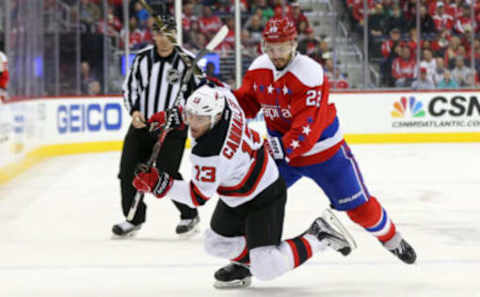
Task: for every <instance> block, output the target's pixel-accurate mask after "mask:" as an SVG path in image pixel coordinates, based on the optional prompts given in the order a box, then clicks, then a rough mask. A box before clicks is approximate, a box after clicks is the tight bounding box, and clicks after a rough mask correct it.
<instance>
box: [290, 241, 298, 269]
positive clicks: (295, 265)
mask: <svg viewBox="0 0 480 297" xmlns="http://www.w3.org/2000/svg"><path fill="white" fill-rule="evenodd" d="M287 243H288V245H289V246H290V249H292V254H293V262H294V264H293V268H295V267H297V266H298V265H300V258H299V257H298V251H297V246H296V245H295V243H293V241H291V240H290V239H289V240H287Z"/></svg>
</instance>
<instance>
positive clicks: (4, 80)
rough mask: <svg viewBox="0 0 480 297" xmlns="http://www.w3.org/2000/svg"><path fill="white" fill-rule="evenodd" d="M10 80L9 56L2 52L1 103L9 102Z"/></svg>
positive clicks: (0, 61) (0, 64) (0, 60)
mask: <svg viewBox="0 0 480 297" xmlns="http://www.w3.org/2000/svg"><path fill="white" fill-rule="evenodd" d="M9 80H10V75H9V73H8V61H7V56H6V55H5V54H4V53H3V52H1V51H0V102H5V101H6V100H7V97H8V96H7V85H8V81H9Z"/></svg>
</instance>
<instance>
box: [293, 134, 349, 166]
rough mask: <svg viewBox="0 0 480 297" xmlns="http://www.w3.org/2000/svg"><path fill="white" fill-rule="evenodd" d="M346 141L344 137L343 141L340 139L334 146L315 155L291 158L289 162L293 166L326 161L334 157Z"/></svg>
mask: <svg viewBox="0 0 480 297" xmlns="http://www.w3.org/2000/svg"><path fill="white" fill-rule="evenodd" d="M344 142H345V140H344V139H343V140H342V141H340V142H339V143H337V144H336V145H334V146H332V147H331V148H329V149H326V150H324V151H321V152H319V153H317V154H314V155H311V156H306V157H304V156H298V157H296V158H294V159H292V160H290V162H288V165H290V166H293V167H303V166H309V165H314V164H318V163H322V162H325V161H327V160H329V159H330V158H331V157H333V155H335V154H336V153H337V152H338V150H339V149H340V147H341V146H342V144H343V143H344Z"/></svg>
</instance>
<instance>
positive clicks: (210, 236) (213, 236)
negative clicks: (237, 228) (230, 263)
mask: <svg viewBox="0 0 480 297" xmlns="http://www.w3.org/2000/svg"><path fill="white" fill-rule="evenodd" d="M246 245H247V241H246V240H245V237H243V236H235V237H226V236H222V235H220V234H218V233H216V232H215V231H213V230H212V229H207V230H206V231H205V240H204V248H205V251H206V252H207V254H209V255H212V256H214V257H219V258H224V259H233V258H236V257H238V256H239V255H240V254H241V253H242V251H243V250H244V249H245V247H246Z"/></svg>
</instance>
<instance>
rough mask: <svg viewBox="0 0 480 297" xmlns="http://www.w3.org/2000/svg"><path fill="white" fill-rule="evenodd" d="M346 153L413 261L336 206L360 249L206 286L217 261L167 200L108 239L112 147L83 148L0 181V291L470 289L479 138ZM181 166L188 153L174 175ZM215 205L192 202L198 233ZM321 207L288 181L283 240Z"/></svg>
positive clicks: (406, 292)
mask: <svg viewBox="0 0 480 297" xmlns="http://www.w3.org/2000/svg"><path fill="white" fill-rule="evenodd" d="M352 149H353V151H354V154H355V155H356V157H357V160H358V161H359V164H360V167H361V169H362V171H363V175H364V178H365V181H366V183H367V186H368V188H369V190H370V192H371V193H372V194H374V195H375V196H377V197H378V198H379V200H380V201H381V203H382V204H383V205H384V206H385V208H386V209H387V210H388V211H389V214H390V216H391V218H393V220H394V222H395V223H396V225H397V228H398V229H399V230H400V231H401V233H402V234H403V235H404V237H405V238H406V239H407V240H408V241H409V242H410V243H411V244H412V245H413V246H414V247H415V249H416V251H417V253H418V263H417V264H416V265H413V266H407V265H405V264H403V263H401V262H400V261H399V260H398V259H396V258H394V257H393V256H392V255H391V254H389V253H388V252H387V251H386V250H385V249H384V248H383V247H382V246H381V245H380V244H379V243H378V242H377V241H376V240H375V239H374V238H373V237H371V236H370V235H369V234H367V233H366V232H365V231H363V230H362V229H361V228H359V227H358V226H356V225H354V224H353V223H351V222H350V221H349V220H348V218H347V217H346V215H345V214H343V213H342V214H340V218H341V219H342V220H343V221H344V222H345V223H346V225H347V227H349V228H350V230H351V231H352V233H353V235H354V236H355V238H356V240H357V243H358V245H359V248H358V249H357V250H355V251H354V252H353V253H352V254H351V256H349V257H346V258H344V257H341V256H340V255H337V254H336V253H334V252H330V251H328V252H325V253H322V254H317V255H315V256H314V258H313V259H312V260H311V261H309V262H307V263H306V264H304V265H302V266H301V267H300V268H298V269H296V270H294V271H291V272H289V273H287V274H286V275H284V276H282V277H280V278H279V279H276V280H274V281H270V282H261V281H258V280H254V282H253V286H252V287H251V288H249V289H246V290H233V291H219V290H216V289H214V288H213V287H212V283H213V273H214V271H215V270H216V269H218V268H219V267H221V266H222V265H224V264H225V263H226V262H225V261H223V260H221V259H216V258H212V257H210V256H208V255H206V254H205V252H204V251H203V245H202V237H201V236H200V235H197V237H195V238H193V239H191V240H189V241H182V240H179V239H177V238H176V236H175V234H174V228H175V225H176V224H177V222H178V213H177V211H176V210H175V208H174V206H173V204H172V203H171V202H170V201H168V198H167V199H163V200H157V199H155V198H153V197H148V198H147V203H148V206H149V208H148V217H147V223H146V224H145V225H144V228H143V229H142V230H141V231H140V232H139V234H138V235H137V237H136V238H134V239H130V240H112V239H111V231H110V229H111V226H112V225H113V224H114V223H117V222H120V221H122V219H123V218H122V215H121V210H120V198H119V184H118V180H117V179H116V173H117V168H118V161H119V156H120V154H119V153H118V152H117V153H107V154H86V155H76V156H67V157H58V158H53V159H50V160H48V161H46V162H44V163H42V164H40V165H37V166H35V167H33V168H31V169H30V170H29V171H28V172H26V173H25V174H23V175H21V176H19V177H17V178H16V179H15V180H13V181H11V182H10V183H8V184H7V185H3V186H1V188H0V226H1V230H0V231H1V233H2V234H1V236H0V296H1V297H20V296H38V297H43V296H45V297H58V296H69V297H75V296H78V297H84V296H92V297H94V296H95V297H97V296H98V297H101V296H102V297H103V296H115V297H121V296H131V297H143V296H155V297H177V296H185V297H193V296H202V297H214V296H281V297H286V296H322V297H343V296H352V297H367V296H368V297H372V296H382V297H393V296H401V297H406V296H408V297H409V296H425V297H433V296H440V297H444V296H445V297H452V296H455V297H456V296H465V297H467V296H468V297H480V281H479V277H480V276H479V275H480V173H479V171H480V144H415V145H361V146H352ZM188 153H189V152H188V151H187V152H186V155H188ZM186 160H187V159H186ZM189 170H190V165H189V163H188V160H187V162H183V165H182V173H183V174H184V176H186V177H188V176H189V175H190V172H189ZM214 200H216V199H214ZM215 202H216V201H210V202H209V203H207V206H205V207H203V208H201V209H200V213H201V220H202V221H201V225H202V228H203V229H205V228H206V226H208V222H209V218H210V214H211V212H212V210H213V208H214V206H215ZM327 206H328V202H327V199H326V197H325V196H324V194H323V193H322V192H321V191H320V190H319V189H318V188H317V187H316V186H315V185H314V184H313V183H312V182H311V181H309V180H301V181H300V182H298V183H297V184H295V185H294V186H293V187H292V188H291V189H290V190H289V200H288V203H287V207H286V218H285V227H284V230H285V232H284V238H289V237H293V236H295V235H297V234H299V233H300V232H303V231H304V230H305V229H306V228H307V227H308V226H309V225H310V223H311V222H312V221H313V219H314V218H315V217H316V216H318V215H319V214H320V213H321V211H322V210H323V209H324V208H325V207H327Z"/></svg>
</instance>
